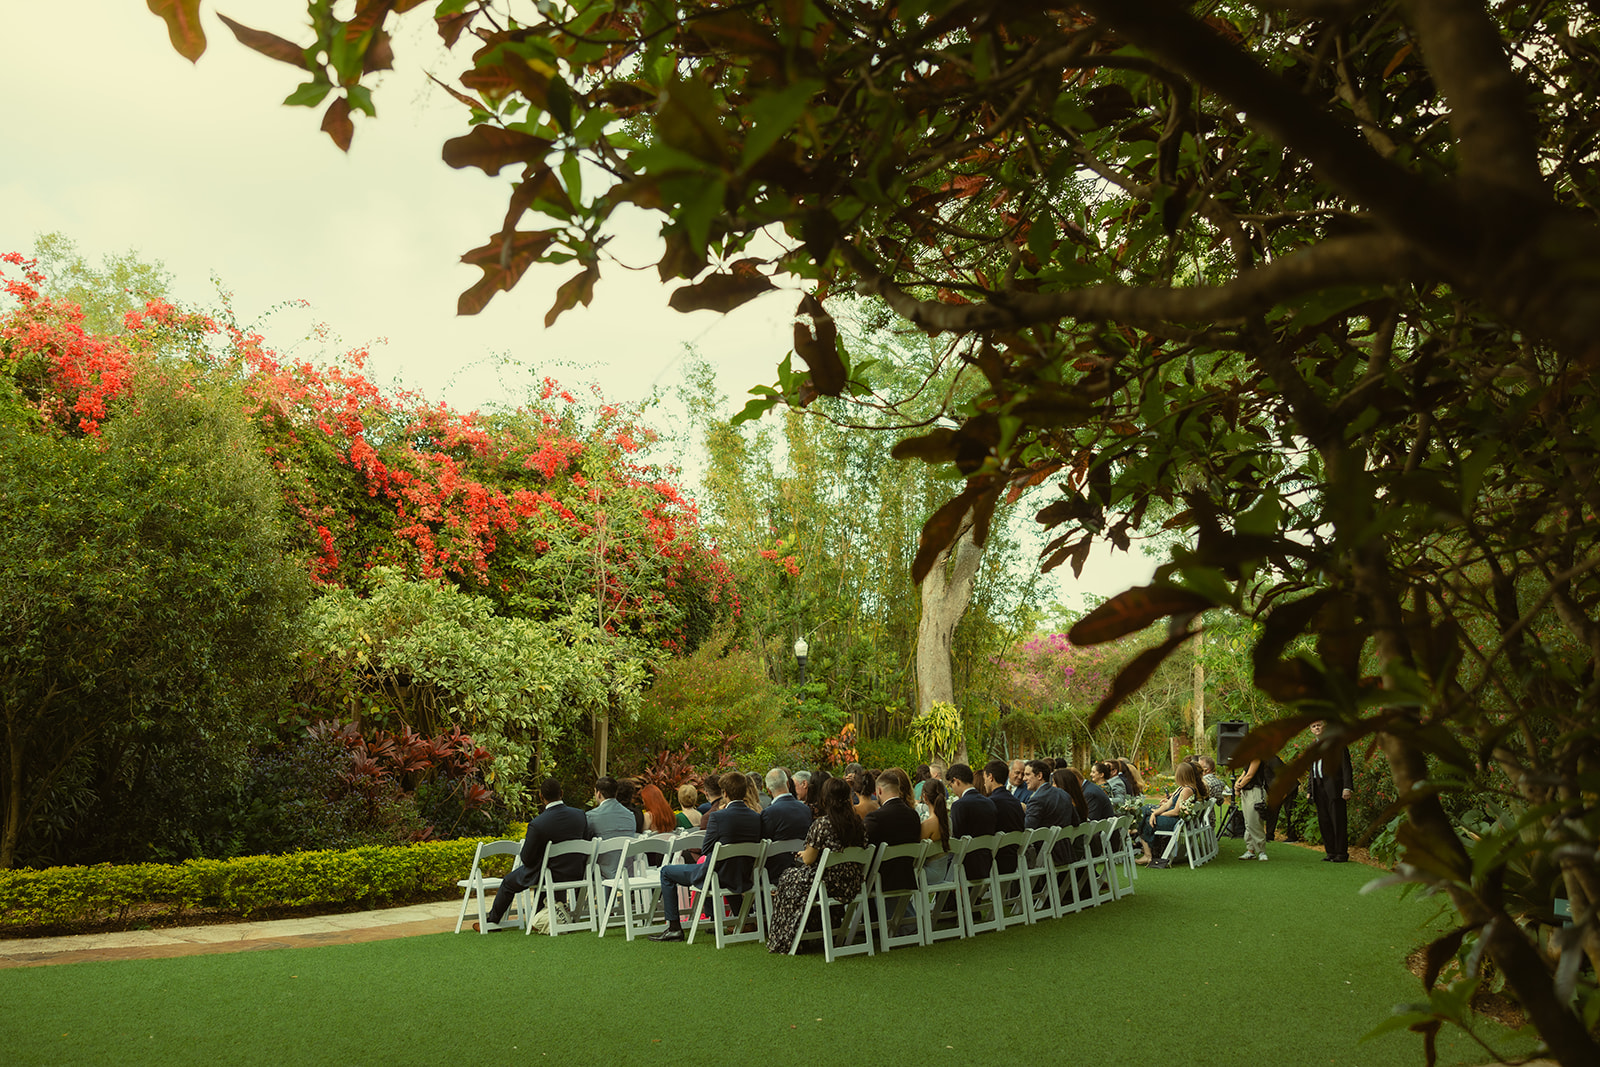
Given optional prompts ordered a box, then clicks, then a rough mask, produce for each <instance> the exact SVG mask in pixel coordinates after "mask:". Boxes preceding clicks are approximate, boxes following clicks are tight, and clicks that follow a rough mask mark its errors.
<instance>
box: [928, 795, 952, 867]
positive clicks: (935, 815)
mask: <svg viewBox="0 0 1600 1067" xmlns="http://www.w3.org/2000/svg"><path fill="white" fill-rule="evenodd" d="M922 803H923V804H925V805H926V806H927V808H928V817H927V818H926V819H923V820H922V839H923V840H924V841H932V842H934V843H935V847H934V848H932V849H929V850H928V859H927V861H926V862H925V863H924V864H923V865H922V868H923V870H925V871H927V872H928V881H930V882H942V881H944V880H945V879H946V878H948V877H950V805H949V800H948V794H947V793H946V791H945V787H944V783H943V782H941V781H939V779H937V778H929V779H928V780H927V781H926V782H924V783H922Z"/></svg>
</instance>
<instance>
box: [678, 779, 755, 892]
mask: <svg viewBox="0 0 1600 1067" xmlns="http://www.w3.org/2000/svg"><path fill="white" fill-rule="evenodd" d="M760 840H761V813H760V812H758V811H756V810H755V809H754V808H752V807H749V806H748V805H746V804H745V803H744V801H742V800H735V801H733V802H732V803H731V804H729V805H728V806H727V807H725V808H723V809H722V810H721V811H714V812H712V813H711V814H710V815H709V816H707V817H706V836H705V840H704V842H703V843H702V844H701V846H700V849H701V851H702V852H704V853H705V854H706V855H707V856H709V855H711V850H712V849H713V848H715V847H716V846H717V843H718V842H725V843H727V844H730V845H742V844H746V843H748V842H751V841H760ZM754 870H755V864H754V863H753V862H752V861H751V860H749V859H748V858H743V857H741V858H738V859H731V860H723V861H722V862H721V863H719V864H717V877H718V878H720V879H721V880H722V885H723V888H725V889H728V890H730V891H731V892H734V893H748V892H750V890H751V889H752V888H754V886H755V880H754V879H753V878H751V877H750V875H751V872H752V871H754ZM705 877H706V872H705V865H704V864H702V865H701V869H700V871H699V872H698V873H697V874H696V876H695V880H694V884H695V885H699V884H701V883H702V882H704V881H705Z"/></svg>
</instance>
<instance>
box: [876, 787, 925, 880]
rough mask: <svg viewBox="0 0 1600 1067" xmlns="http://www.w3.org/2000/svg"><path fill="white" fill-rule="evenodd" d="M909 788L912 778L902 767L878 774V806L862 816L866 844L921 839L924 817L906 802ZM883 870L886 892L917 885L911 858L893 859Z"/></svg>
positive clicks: (908, 841)
mask: <svg viewBox="0 0 1600 1067" xmlns="http://www.w3.org/2000/svg"><path fill="white" fill-rule="evenodd" d="M910 792H911V779H910V778H909V777H907V776H906V772H905V771H903V770H901V769H900V768H899V767H890V768H889V769H888V770H886V771H884V772H883V773H882V774H880V775H879V776H878V800H879V802H880V803H879V807H878V810H877V811H873V812H869V813H868V814H867V817H866V818H865V819H863V820H862V821H863V822H864V823H866V825H867V844H869V845H913V844H916V843H917V842H918V841H921V840H922V820H921V819H919V818H917V809H915V808H913V807H912V806H911V805H910V804H907V803H906V799H905V798H906V796H907V795H909V794H910ZM880 874H881V877H882V880H883V891H884V892H885V893H893V892H897V891H899V892H903V891H905V890H908V889H915V888H916V887H917V875H916V872H915V870H913V864H912V862H911V860H909V859H898V860H890V861H889V862H888V863H885V864H884V865H883V867H882V869H881V871H880Z"/></svg>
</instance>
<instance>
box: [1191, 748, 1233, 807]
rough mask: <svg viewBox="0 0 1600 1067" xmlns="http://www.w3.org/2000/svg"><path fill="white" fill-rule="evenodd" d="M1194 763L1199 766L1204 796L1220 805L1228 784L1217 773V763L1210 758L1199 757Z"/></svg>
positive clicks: (1225, 794)
mask: <svg viewBox="0 0 1600 1067" xmlns="http://www.w3.org/2000/svg"><path fill="white" fill-rule="evenodd" d="M1195 762H1196V763H1198V764H1199V765H1200V774H1201V778H1200V780H1201V781H1202V782H1204V783H1205V786H1206V795H1207V796H1208V797H1210V798H1211V799H1212V800H1215V801H1216V802H1217V803H1218V804H1220V803H1222V801H1223V799H1224V798H1225V797H1226V796H1227V793H1228V783H1227V782H1226V781H1224V780H1223V777H1222V775H1220V774H1218V773H1217V761H1216V760H1214V759H1212V758H1211V757H1210V756H1199V757H1196V759H1195Z"/></svg>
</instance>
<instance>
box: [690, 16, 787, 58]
mask: <svg viewBox="0 0 1600 1067" xmlns="http://www.w3.org/2000/svg"><path fill="white" fill-rule="evenodd" d="M694 29H695V32H696V33H697V34H699V35H700V36H701V37H703V38H705V39H706V40H708V41H717V42H720V43H721V44H723V45H726V46H727V47H728V48H729V49H731V50H732V51H735V52H738V53H740V54H743V55H753V54H760V53H762V52H771V53H777V52H779V51H781V50H782V48H781V46H780V45H779V44H778V40H777V38H775V37H774V36H773V35H772V34H771V33H770V32H769V31H767V30H765V29H763V28H762V27H761V25H760V24H759V23H756V22H753V21H751V20H750V19H748V18H746V17H745V16H743V15H740V14H736V13H733V12H724V13H722V14H718V15H712V16H710V17H709V18H699V19H695V22H694Z"/></svg>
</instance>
